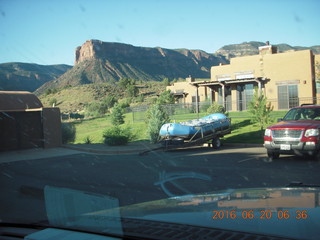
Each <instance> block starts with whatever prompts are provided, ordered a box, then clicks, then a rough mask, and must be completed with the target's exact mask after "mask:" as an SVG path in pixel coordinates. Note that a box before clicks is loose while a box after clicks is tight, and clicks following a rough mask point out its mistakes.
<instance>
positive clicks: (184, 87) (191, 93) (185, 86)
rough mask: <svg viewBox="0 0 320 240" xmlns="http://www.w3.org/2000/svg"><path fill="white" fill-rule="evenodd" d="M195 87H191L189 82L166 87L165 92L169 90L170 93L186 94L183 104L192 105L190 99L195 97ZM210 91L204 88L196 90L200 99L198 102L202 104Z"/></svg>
mask: <svg viewBox="0 0 320 240" xmlns="http://www.w3.org/2000/svg"><path fill="white" fill-rule="evenodd" d="M196 89H197V88H196V87H195V86H193V85H191V83H190V82H177V83H174V85H172V86H168V87H167V90H170V91H171V92H172V93H176V92H179V91H183V92H186V93H188V94H187V95H186V97H185V103H192V97H195V96H196ZM209 92H210V89H208V88H205V87H200V88H198V94H199V97H200V102H204V101H205V100H206V98H208V97H209Z"/></svg>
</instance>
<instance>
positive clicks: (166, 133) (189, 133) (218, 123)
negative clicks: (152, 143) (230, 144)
mask: <svg viewBox="0 0 320 240" xmlns="http://www.w3.org/2000/svg"><path fill="white" fill-rule="evenodd" d="M230 132H231V122H230V119H229V118H227V116H226V115H224V114H222V113H213V114H210V115H208V116H205V117H203V118H199V119H194V120H190V121H186V122H180V123H166V124H164V125H162V127H161V129H160V132H159V135H160V137H161V139H175V138H179V139H183V140H190V139H196V138H199V137H204V136H208V135H216V136H219V137H222V136H224V135H225V134H228V133H230Z"/></svg>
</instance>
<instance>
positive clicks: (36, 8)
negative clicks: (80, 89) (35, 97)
mask: <svg viewBox="0 0 320 240" xmlns="http://www.w3.org/2000/svg"><path fill="white" fill-rule="evenodd" d="M319 28H320V1H319V0H267V1H266V0H264V1H260V0H253V1H251V0H246V1H245V0H192V1H191V0H159V1H157V0H88V1H87V0H83V1H81V0H79V1H76V0H0V63H5V62H27V63H38V64H44V65H49V64H69V65H73V62H74V51H75V48H76V47H77V46H80V45H82V44H83V43H84V42H85V41H86V40H89V39H99V40H102V41H105V42H120V43H127V44H132V45H134V46H143V47H158V46H159V47H163V48H169V49H174V48H188V49H201V50H204V51H206V52H208V53H214V52H215V51H216V50H218V49H219V48H221V47H222V46H224V45H227V44H235V43H242V42H246V41H261V42H265V41H267V40H268V41H270V42H271V44H272V43H273V44H279V43H287V44H290V45H293V46H314V45H320V31H319Z"/></svg>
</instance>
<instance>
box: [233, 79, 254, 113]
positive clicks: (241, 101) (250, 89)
mask: <svg viewBox="0 0 320 240" xmlns="http://www.w3.org/2000/svg"><path fill="white" fill-rule="evenodd" d="M253 94H254V85H253V84H245V85H238V86H237V107H238V111H243V110H247V109H248V104H249V102H250V101H251V100H252V98H253Z"/></svg>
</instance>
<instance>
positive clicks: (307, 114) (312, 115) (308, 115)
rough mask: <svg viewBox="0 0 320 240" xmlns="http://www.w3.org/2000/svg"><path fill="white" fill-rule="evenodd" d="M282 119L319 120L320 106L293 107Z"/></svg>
mask: <svg viewBox="0 0 320 240" xmlns="http://www.w3.org/2000/svg"><path fill="white" fill-rule="evenodd" d="M283 120H287V121H289V120H320V108H314V107H312V108H305V107H304V108H295V109H291V110H290V111H289V112H288V113H287V114H286V115H285V116H284V118H283Z"/></svg>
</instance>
